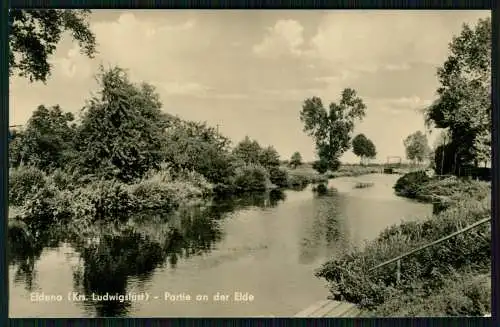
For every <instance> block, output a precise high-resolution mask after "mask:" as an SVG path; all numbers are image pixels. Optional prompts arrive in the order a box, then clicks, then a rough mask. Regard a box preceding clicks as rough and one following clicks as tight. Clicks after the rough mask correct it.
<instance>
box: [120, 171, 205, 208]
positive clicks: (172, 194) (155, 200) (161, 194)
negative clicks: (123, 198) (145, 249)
mask: <svg viewBox="0 0 500 327" xmlns="http://www.w3.org/2000/svg"><path fill="white" fill-rule="evenodd" d="M130 190H131V193H132V194H133V196H134V197H135V199H136V201H137V206H138V208H140V209H166V210H172V209H175V208H177V207H178V206H179V205H180V204H181V203H182V202H183V201H188V200H191V199H195V198H201V197H202V196H203V192H202V190H200V188H198V187H196V186H195V185H193V184H191V183H188V182H184V181H171V182H162V181H160V180H158V179H154V178H152V179H146V180H143V181H141V182H140V183H138V184H135V185H132V186H130Z"/></svg>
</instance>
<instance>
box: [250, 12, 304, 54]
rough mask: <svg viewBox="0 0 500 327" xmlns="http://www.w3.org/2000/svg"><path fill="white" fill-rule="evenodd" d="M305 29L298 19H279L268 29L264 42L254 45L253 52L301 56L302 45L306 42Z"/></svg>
mask: <svg viewBox="0 0 500 327" xmlns="http://www.w3.org/2000/svg"><path fill="white" fill-rule="evenodd" d="M303 31H304V27H303V26H302V25H301V24H300V23H299V22H298V21H296V20H292V19H286V20H278V21H277V22H276V24H275V25H274V26H273V27H271V28H269V29H268V31H267V34H266V36H265V37H264V39H263V40H262V42H260V43H259V44H256V45H254V46H253V52H254V53H255V54H256V55H258V56H262V57H279V56H282V55H290V54H291V55H294V56H300V55H301V53H302V51H301V49H300V47H301V46H302V44H303V43H304V37H303Z"/></svg>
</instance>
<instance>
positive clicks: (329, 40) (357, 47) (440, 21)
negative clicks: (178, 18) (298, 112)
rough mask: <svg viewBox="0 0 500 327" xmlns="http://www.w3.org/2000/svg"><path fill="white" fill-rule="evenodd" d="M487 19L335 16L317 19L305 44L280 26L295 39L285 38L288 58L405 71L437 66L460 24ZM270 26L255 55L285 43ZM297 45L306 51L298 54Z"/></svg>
mask: <svg viewBox="0 0 500 327" xmlns="http://www.w3.org/2000/svg"><path fill="white" fill-rule="evenodd" d="M488 15H489V13H488V12H486V11H479V12H478V11H474V12H473V11H469V12H463V13H457V12H456V11H453V12H452V11H440V12H437V11H405V12H402V11H395V10H392V11H335V12H330V13H327V14H326V15H325V16H324V17H323V19H322V20H321V21H320V23H319V26H318V28H317V31H316V33H315V35H314V36H313V37H312V38H311V39H310V40H309V41H308V42H304V40H303V38H302V31H303V29H302V28H298V27H297V26H300V24H299V23H298V22H295V23H289V24H288V25H285V24H282V25H280V26H287V28H289V31H288V32H287V33H289V34H290V35H293V36H295V38H290V39H296V40H297V41H296V43H295V44H296V45H295V46H290V47H289V48H288V49H287V50H289V51H288V53H293V51H292V50H294V49H295V54H297V53H300V54H302V55H304V57H306V58H308V59H310V61H318V60H321V61H324V62H326V63H327V64H328V65H329V66H331V67H332V68H333V69H338V68H339V67H341V68H342V69H343V70H347V71H358V72H375V71H377V70H379V69H385V70H407V69H409V68H410V64H411V63H428V64H433V65H440V64H442V62H443V61H444V60H445V58H446V56H447V54H448V42H450V41H451V39H452V37H453V36H454V35H456V34H458V33H460V30H461V27H462V24H463V23H464V22H466V23H472V24H474V23H475V22H476V21H477V19H478V18H481V17H483V18H484V17H487V16H488ZM278 23H279V22H278ZM278 23H277V24H276V26H278ZM276 26H275V27H274V28H273V29H272V31H271V32H270V33H269V35H267V36H266V38H265V39H264V41H263V42H262V43H261V44H260V45H259V48H258V49H259V50H260V51H261V52H265V51H264V50H268V51H267V52H272V50H274V51H278V50H276V48H279V49H282V51H281V53H284V50H283V48H284V46H283V44H287V43H286V42H283V39H281V38H279V37H278V35H283V34H284V32H283V31H282V30H280V29H277V28H276ZM278 31H280V32H278ZM280 40H281V43H280ZM277 44H281V46H280V47H279V46H278V45H277ZM288 44H290V43H288ZM272 45H275V47H276V48H272ZM299 45H301V46H303V48H306V49H303V50H302V51H300V52H298V50H297V49H298V46H299ZM271 48H272V50H271ZM278 52H279V51H278Z"/></svg>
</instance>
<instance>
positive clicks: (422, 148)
mask: <svg viewBox="0 0 500 327" xmlns="http://www.w3.org/2000/svg"><path fill="white" fill-rule="evenodd" d="M403 144H404V146H405V150H406V158H408V159H409V160H411V161H413V162H418V163H422V162H423V161H424V160H425V159H428V158H429V154H430V151H431V150H430V147H429V143H428V141H427V136H426V135H425V134H424V133H422V132H421V131H416V132H415V133H413V134H410V135H408V137H406V139H405V140H404V141H403Z"/></svg>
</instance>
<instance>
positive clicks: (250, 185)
mask: <svg viewBox="0 0 500 327" xmlns="http://www.w3.org/2000/svg"><path fill="white" fill-rule="evenodd" d="M269 184H270V180H269V172H268V171H267V170H266V169H265V168H264V167H262V166H260V165H258V164H257V165H255V164H248V165H244V166H242V167H238V168H237V169H236V173H235V176H234V185H235V186H236V187H237V188H238V189H239V190H240V191H259V190H265V189H267V188H268V187H269Z"/></svg>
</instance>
